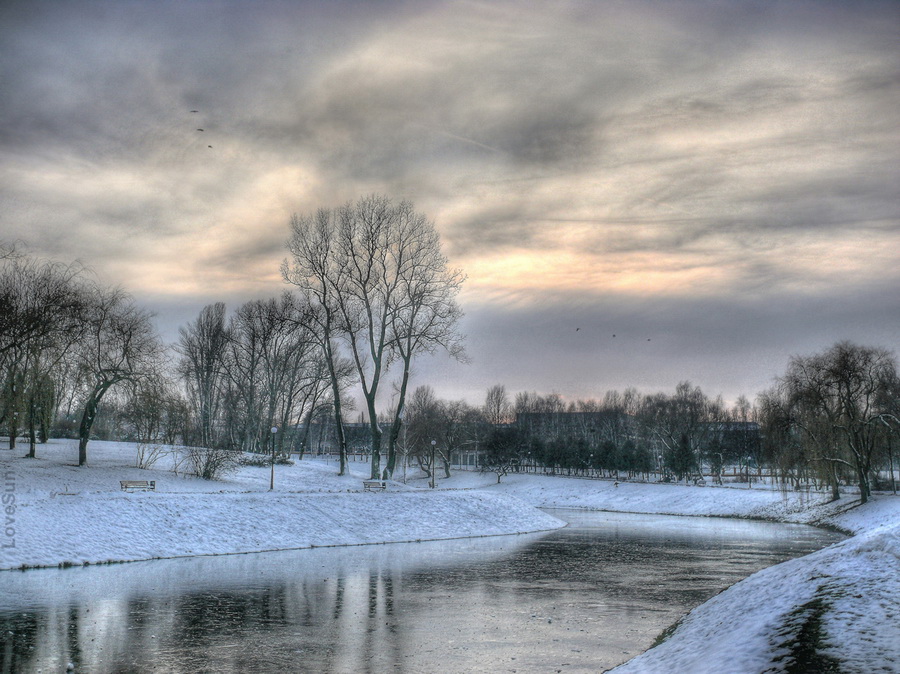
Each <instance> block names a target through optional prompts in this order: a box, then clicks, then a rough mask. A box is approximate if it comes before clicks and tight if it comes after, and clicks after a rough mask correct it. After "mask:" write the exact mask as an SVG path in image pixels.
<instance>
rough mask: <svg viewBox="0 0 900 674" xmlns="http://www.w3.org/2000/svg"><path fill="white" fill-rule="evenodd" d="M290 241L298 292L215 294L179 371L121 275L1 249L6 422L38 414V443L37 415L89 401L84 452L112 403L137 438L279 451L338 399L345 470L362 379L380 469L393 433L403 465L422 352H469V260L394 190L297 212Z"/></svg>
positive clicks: (289, 278) (14, 432)
mask: <svg viewBox="0 0 900 674" xmlns="http://www.w3.org/2000/svg"><path fill="white" fill-rule="evenodd" d="M288 248H289V252H290V257H289V259H288V260H285V262H284V263H283V265H282V270H281V271H282V274H283V277H284V280H285V282H286V283H288V284H289V285H290V286H291V287H292V289H293V292H285V293H283V294H282V295H281V297H279V298H275V299H266V300H254V301H251V302H247V303H246V304H244V305H242V306H241V307H239V308H238V309H237V310H236V311H235V312H234V314H233V315H231V316H230V317H227V316H226V309H225V306H224V304H221V303H216V304H212V305H210V306H207V307H205V308H204V309H203V310H202V311H201V312H200V315H199V316H198V317H197V318H196V320H194V321H192V322H191V323H189V324H188V325H186V326H184V327H182V328H181V330H180V335H179V341H178V343H177V344H176V345H175V351H176V353H177V359H176V360H177V363H176V366H175V371H174V374H175V376H174V377H173V376H171V373H170V375H169V376H168V377H167V376H166V373H165V370H166V368H167V366H168V359H167V357H166V354H165V353H164V349H163V347H162V345H161V344H160V341H159V339H158V337H157V336H156V333H155V331H154V330H153V327H152V324H151V321H150V316H149V315H148V314H147V313H146V312H144V311H142V310H140V309H139V308H137V307H136V306H135V305H134V303H133V302H132V301H131V299H130V298H129V297H128V296H127V295H126V294H125V293H124V292H123V291H121V290H119V289H107V288H103V287H101V286H100V285H99V284H97V283H95V282H93V281H92V280H91V279H90V278H89V275H88V274H86V273H85V272H84V270H82V269H81V268H79V267H77V266H64V265H60V264H57V263H53V262H42V261H38V260H35V259H32V258H29V257H27V256H25V255H22V254H20V253H18V252H17V251H16V250H15V249H14V248H12V247H6V248H3V249H2V250H0V257H2V260H0V261H2V268H0V332H2V338H0V368H2V369H0V373H2V377H3V380H2V382H3V387H4V388H3V391H4V394H3V398H2V403H3V406H2V409H0V423H2V424H3V425H4V426H5V427H6V430H7V433H8V435H9V436H10V443H11V444H12V445H13V446H14V445H15V441H16V438H17V437H18V436H19V435H20V432H21V425H22V424H23V423H24V424H26V425H28V427H29V428H30V432H31V437H32V448H31V452H32V454H33V452H34V441H35V436H36V434H38V433H39V432H40V431H39V430H37V431H36V430H35V429H41V428H44V427H46V426H48V425H49V423H50V420H52V419H53V418H56V417H60V416H62V417H69V418H72V416H73V414H72V412H73V408H74V407H77V408H78V409H79V410H81V415H80V419H81V420H80V424H79V429H78V434H79V437H80V439H81V442H80V450H79V454H80V457H79V462H80V463H85V462H86V460H87V455H86V447H87V441H88V439H89V437H90V435H91V429H92V428H93V427H94V423H95V421H96V420H97V419H98V416H101V417H102V415H103V413H104V412H105V413H106V415H107V417H110V416H114V417H115V422H114V424H113V425H118V426H123V425H127V426H128V427H129V429H130V432H131V433H132V434H133V435H137V436H140V437H138V438H135V439H156V438H160V437H166V438H172V437H173V436H176V435H177V436H180V438H181V440H182V441H183V442H185V443H188V444H196V445H198V446H201V447H206V448H224V449H229V450H244V451H259V450H261V449H263V448H266V447H267V446H271V447H272V448H273V452H274V451H275V448H276V447H277V448H279V449H282V450H283V449H284V444H285V442H287V441H288V438H290V441H291V442H294V443H300V445H301V447H302V445H303V444H304V439H303V433H302V432H301V433H299V434H298V433H296V432H295V433H290V434H287V433H286V432H285V431H286V429H289V428H291V429H296V428H297V427H298V426H300V427H303V426H305V429H306V430H307V432H308V429H309V426H310V420H311V419H312V418H313V417H314V416H315V415H319V416H320V415H321V413H322V410H323V409H330V410H332V413H333V415H334V419H335V422H336V423H335V426H336V428H337V429H338V436H339V439H340V446H341V472H342V473H343V472H344V470H345V466H346V441H345V440H344V439H343V433H342V430H343V413H344V408H345V406H346V405H347V404H348V403H347V400H349V399H350V397H349V395H348V391H349V389H350V387H351V386H353V385H354V384H355V385H358V386H359V389H360V392H361V394H362V398H363V399H364V401H365V406H366V413H367V415H368V419H369V420H370V422H369V423H370V435H371V453H372V466H373V468H372V471H373V477H375V476H376V473H377V472H378V471H379V470H380V465H381V456H382V453H383V452H384V450H385V449H386V455H387V462H386V467H385V476H387V477H389V476H390V475H391V474H392V473H393V470H394V468H395V465H396V448H397V442H398V438H399V433H400V429H401V427H402V424H403V417H404V410H405V401H406V396H407V388H408V384H409V377H410V372H411V366H412V362H413V360H414V359H415V357H416V356H417V355H419V354H422V353H433V352H435V351H437V350H439V349H446V350H447V351H448V352H449V353H450V355H451V356H452V357H455V358H464V352H463V348H462V337H461V336H460V335H459V333H458V331H457V325H458V321H459V318H460V317H461V315H462V314H461V311H460V308H459V306H458V304H457V303H456V295H457V293H458V292H459V289H460V286H461V284H462V282H463V276H462V274H461V273H460V272H459V271H458V270H454V269H450V268H449V267H448V265H447V260H446V258H445V257H444V256H443V254H442V253H441V247H440V240H439V237H438V234H437V231H436V229H435V227H434V224H433V223H432V222H431V221H429V220H428V219H427V218H426V217H425V216H424V215H423V214H421V213H419V212H417V211H416V210H415V209H414V208H413V206H412V204H410V203H409V202H406V201H403V202H400V203H394V202H392V201H391V200H390V199H388V198H386V197H383V196H369V197H364V198H361V199H359V200H358V201H357V202H356V203H347V204H345V205H343V206H341V207H339V208H334V209H330V210H327V209H322V210H319V211H317V212H316V213H315V214H312V215H302V216H301V215H295V216H294V217H293V218H292V219H291V237H290V241H289V244H288ZM389 373H390V374H391V375H393V374H396V375H397V376H396V377H395V381H396V388H397V390H396V396H395V400H396V401H397V404H396V405H395V406H394V407H393V408H392V412H391V417H390V419H388V421H387V433H386V441H383V440H382V436H383V435H384V433H383V431H382V427H381V423H379V419H382V418H383V417H384V414H385V413H386V411H384V410H382V411H381V413H379V412H380V411H379V409H378V400H380V397H379V393H380V392H381V391H382V389H383V387H384V382H385V381H386V380H387V378H388V376H389ZM176 379H177V381H178V382H179V383H180V385H181V386H180V387H179V386H178V385H177V384H176V382H175V380H176ZM179 388H183V394H182V393H181V392H180V391H178V389H179ZM101 402H105V404H104V406H103V407H105V408H106V409H105V410H103V409H101ZM63 408H64V409H63ZM111 411H112V412H114V414H112V415H110V412H111ZM271 429H277V434H276V437H273V434H272V432H271ZM46 435H47V432H46V430H44V431H43V436H44V437H46ZM151 436H152V438H151ZM384 445H386V447H385V446H384ZM291 449H297V448H296V447H292V448H291Z"/></svg>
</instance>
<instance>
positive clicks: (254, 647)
mask: <svg viewBox="0 0 900 674" xmlns="http://www.w3.org/2000/svg"><path fill="white" fill-rule="evenodd" d="M557 514H562V515H564V516H565V518H566V519H568V520H569V521H571V522H572V524H571V526H570V527H569V528H567V529H563V530H558V531H555V532H551V533H546V534H531V535H527V536H504V537H497V538H485V539H466V540H458V541H440V542H427V543H418V544H396V545H378V546H363V547H344V548H322V549H315V550H299V551H289V552H280V553H263V554H255V555H234V556H225V557H205V558H202V557H201V558H188V559H174V560H159V561H154V562H140V563H134V564H124V565H113V566H103V567H86V568H75V569H67V570H37V571H29V572H26V573H12V572H7V573H4V574H3V576H4V578H3V580H4V592H3V595H2V599H0V611H2V613H0V616H2V618H0V628H2V630H3V633H8V632H10V631H12V632H13V633H14V635H15V636H14V637H12V638H8V639H7V640H6V643H5V644H4V645H3V662H4V663H11V664H13V665H14V666H13V669H12V670H10V671H28V670H29V668H31V669H35V670H36V669H37V668H39V667H43V668H44V669H55V668H57V667H59V666H62V667H65V664H66V663H67V662H68V661H72V662H75V663H76V664H77V665H78V669H79V670H80V671H90V672H114V671H123V670H126V671H127V670H129V669H134V670H141V669H144V668H145V667H144V665H147V664H148V663H152V664H153V666H155V667H157V668H160V669H163V670H169V671H196V670H200V669H204V670H205V669H208V670H211V671H226V672H227V671H235V672H236V671H279V670H281V671H284V670H293V671H297V670H298V669H299V670H306V669H310V670H313V669H314V670H316V671H336V672H344V671H346V672H350V671H387V670H391V671H409V672H420V671H435V670H440V671H472V670H473V668H475V669H477V668H483V669H485V670H496V669H498V668H502V669H510V668H511V669H518V670H519V671H533V670H544V669H546V668H548V667H561V666H563V665H566V671H596V670H597V669H598V668H603V667H608V666H611V665H613V664H615V663H617V662H621V661H624V660H626V659H627V658H628V657H629V656H630V655H633V654H636V653H637V652H639V651H640V650H643V649H644V648H646V647H647V646H649V645H650V643H652V640H653V638H654V637H655V636H656V635H657V634H658V633H659V632H660V631H661V630H662V629H664V628H665V627H667V626H668V625H669V624H671V623H672V622H673V621H674V620H675V619H677V618H678V616H680V615H681V614H682V613H684V612H685V611H687V610H689V609H690V608H691V607H693V606H694V605H696V604H699V603H701V602H702V601H703V600H704V599H706V598H708V597H709V596H711V595H713V594H715V593H716V592H718V591H720V590H721V589H723V588H724V587H727V586H728V585H731V584H732V583H734V582H736V581H737V580H739V579H740V578H742V577H744V576H746V575H748V574H749V573H752V572H753V571H754V570H756V569H759V568H762V567H764V566H768V565H770V564H773V563H776V562H778V561H781V560H784V559H787V558H790V557H795V556H797V555H799V554H803V553H805V552H809V551H812V550H814V549H817V548H819V547H821V546H822V545H825V544H827V543H828V542H831V541H833V540H837V539H838V538H839V536H837V535H835V534H830V533H828V532H823V531H820V530H817V529H813V528H810V527H801V526H794V525H777V524H769V523H762V522H746V521H740V520H724V519H699V518H667V517H659V516H644V515H618V514H612V513H581V512H571V511H560V512H559V513H557ZM142 663H143V664H142ZM437 663H440V664H439V665H438V664H437ZM4 666H5V665H4ZM16 667H18V669H16Z"/></svg>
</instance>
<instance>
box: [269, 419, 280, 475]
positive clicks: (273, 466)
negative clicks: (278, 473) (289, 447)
mask: <svg viewBox="0 0 900 674" xmlns="http://www.w3.org/2000/svg"><path fill="white" fill-rule="evenodd" d="M277 432H278V426H272V474H271V476H270V477H269V491H272V490H273V489H275V434H276V433H277Z"/></svg>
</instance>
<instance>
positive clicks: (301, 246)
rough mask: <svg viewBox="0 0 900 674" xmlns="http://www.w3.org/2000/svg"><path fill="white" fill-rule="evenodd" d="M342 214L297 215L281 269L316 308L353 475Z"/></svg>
mask: <svg viewBox="0 0 900 674" xmlns="http://www.w3.org/2000/svg"><path fill="white" fill-rule="evenodd" d="M338 228H339V226H338V211H335V210H326V209H319V210H318V211H317V212H316V214H315V215H314V216H301V215H296V214H295V215H293V216H292V217H291V237H290V239H289V240H288V244H287V245H288V250H289V251H290V253H291V256H292V259H291V260H290V261H288V260H285V261H284V262H283V263H282V265H281V275H282V278H283V279H284V280H285V282H287V283H290V284H291V285H293V286H295V287H296V288H297V292H299V293H300V295H301V296H302V297H303V298H304V299H305V300H306V302H307V304H308V305H309V306H310V307H311V308H312V314H311V318H312V319H313V321H315V323H316V325H317V328H318V329H317V330H316V331H315V334H317V335H318V338H319V348H320V349H321V350H322V356H323V360H324V362H325V365H326V367H327V369H328V374H329V379H330V381H331V398H332V409H333V410H334V426H335V435H336V437H337V444H338V455H339V463H340V469H339V474H340V475H344V474H345V472H346V471H347V437H346V435H345V433H344V415H343V404H342V403H343V400H342V394H343V392H344V390H345V389H346V388H347V386H348V384H349V383H350V381H351V379H350V371H349V369H348V367H347V365H350V367H351V368H352V364H349V363H347V362H346V361H345V360H344V359H343V358H342V357H341V355H340V353H339V352H338V349H337V346H336V343H335V342H336V339H337V337H338V335H339V334H340V310H339V297H340V293H339V288H340V287H341V285H342V276H343V272H344V269H343V267H342V266H341V260H340V259H339V256H338V246H337V236H338Z"/></svg>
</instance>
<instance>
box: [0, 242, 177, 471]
mask: <svg viewBox="0 0 900 674" xmlns="http://www.w3.org/2000/svg"><path fill="white" fill-rule="evenodd" d="M163 353H164V349H163V347H162V344H161V342H160V340H159V338H158V336H157V334H156V331H155V329H154V327H153V324H152V321H151V317H150V315H149V314H148V313H147V312H145V311H143V310H141V309H139V308H138V307H137V306H136V305H135V304H134V302H133V301H132V299H131V298H130V297H129V296H128V295H127V294H126V293H125V292H124V291H123V290H121V289H119V288H108V287H105V286H103V285H101V284H99V283H97V282H96V281H95V280H94V279H93V278H91V276H90V275H89V274H88V273H87V272H86V271H85V270H84V269H83V268H81V267H79V266H77V265H62V264H59V263H57V262H52V261H45V260H39V259H36V258H34V257H32V256H30V255H28V254H26V253H24V252H22V251H21V250H17V249H16V248H15V247H12V246H5V247H4V248H3V249H2V254H0V381H2V386H3V389H2V397H0V425H2V426H3V427H5V429H6V433H7V435H8V437H9V443H10V449H13V448H15V443H16V438H17V437H18V436H19V435H21V434H22V433H23V432H24V433H26V434H27V436H28V438H29V456H32V457H33V456H35V444H36V442H37V441H38V439H39V438H40V440H42V441H45V440H46V439H47V437H48V435H49V426H50V424H51V423H52V421H53V420H54V419H55V418H56V417H58V416H60V415H61V414H63V411H65V413H68V414H69V415H74V414H78V416H79V417H80V422H79V423H78V438H79V449H78V463H79V465H83V464H85V463H86V462H87V444H88V440H89V438H90V437H91V430H92V428H93V425H94V422H95V420H96V418H97V412H98V409H99V407H100V404H101V401H103V400H104V398H106V396H107V394H109V392H110V391H111V390H114V389H117V388H130V389H131V390H132V391H133V392H136V391H138V390H139V389H141V387H143V386H145V385H152V382H157V381H158V380H159V377H160V376H161V364H162V363H164V355H163Z"/></svg>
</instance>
